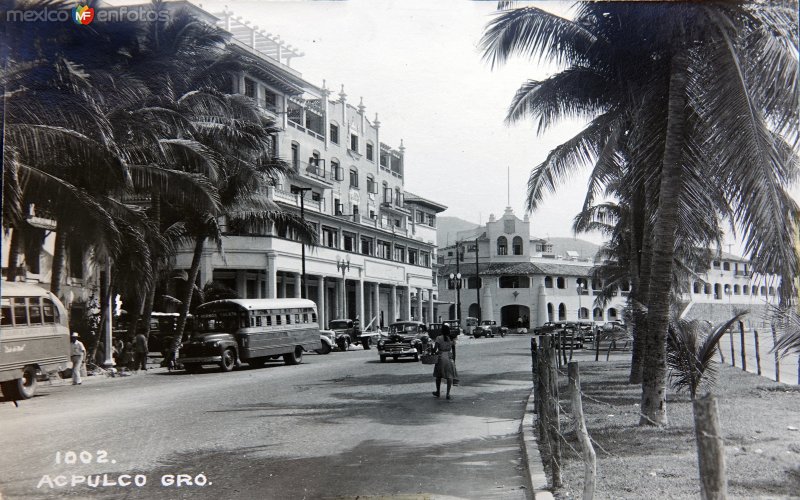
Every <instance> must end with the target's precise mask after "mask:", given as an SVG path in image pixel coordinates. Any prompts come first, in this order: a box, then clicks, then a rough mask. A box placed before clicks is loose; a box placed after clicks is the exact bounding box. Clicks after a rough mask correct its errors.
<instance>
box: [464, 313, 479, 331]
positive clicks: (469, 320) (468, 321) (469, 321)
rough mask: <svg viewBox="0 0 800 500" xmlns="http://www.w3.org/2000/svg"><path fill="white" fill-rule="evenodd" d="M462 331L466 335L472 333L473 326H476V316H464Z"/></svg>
mask: <svg viewBox="0 0 800 500" xmlns="http://www.w3.org/2000/svg"><path fill="white" fill-rule="evenodd" d="M464 326H465V327H466V328H465V329H464V333H466V334H467V335H472V332H473V331H474V330H475V327H476V326H478V318H473V317H472V316H468V317H466V318H464Z"/></svg>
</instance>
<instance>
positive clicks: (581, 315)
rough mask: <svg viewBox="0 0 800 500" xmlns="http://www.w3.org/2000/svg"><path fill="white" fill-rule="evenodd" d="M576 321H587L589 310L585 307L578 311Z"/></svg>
mask: <svg viewBox="0 0 800 500" xmlns="http://www.w3.org/2000/svg"><path fill="white" fill-rule="evenodd" d="M578 319H589V309H588V308H586V307H581V308H580V309H578Z"/></svg>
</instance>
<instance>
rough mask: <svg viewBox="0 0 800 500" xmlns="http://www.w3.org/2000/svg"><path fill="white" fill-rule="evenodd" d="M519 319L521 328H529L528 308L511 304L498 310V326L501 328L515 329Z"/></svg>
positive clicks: (529, 316)
mask: <svg viewBox="0 0 800 500" xmlns="http://www.w3.org/2000/svg"><path fill="white" fill-rule="evenodd" d="M520 319H522V327H523V328H530V327H531V325H530V322H531V310H530V309H529V308H528V306H522V305H519V304H511V305H507V306H503V307H501V308H500V324H501V325H502V326H507V327H509V328H517V323H518V321H519V320H520Z"/></svg>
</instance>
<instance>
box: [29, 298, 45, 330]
mask: <svg viewBox="0 0 800 500" xmlns="http://www.w3.org/2000/svg"><path fill="white" fill-rule="evenodd" d="M28 317H29V318H30V320H31V324H32V325H41V324H42V305H41V304H40V303H39V298H38V297H31V298H29V299H28Z"/></svg>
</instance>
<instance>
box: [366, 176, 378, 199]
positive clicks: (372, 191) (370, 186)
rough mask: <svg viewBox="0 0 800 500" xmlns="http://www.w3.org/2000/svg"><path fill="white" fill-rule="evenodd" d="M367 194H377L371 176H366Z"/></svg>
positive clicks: (375, 185) (376, 188) (375, 184)
mask: <svg viewBox="0 0 800 500" xmlns="http://www.w3.org/2000/svg"><path fill="white" fill-rule="evenodd" d="M367 192H368V193H370V194H377V193H378V184H377V183H376V182H375V177H374V176H373V175H372V174H367Z"/></svg>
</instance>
